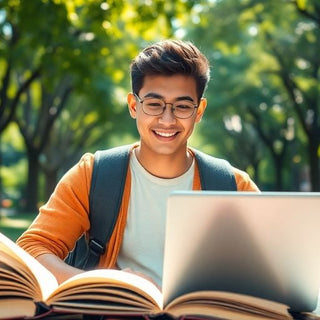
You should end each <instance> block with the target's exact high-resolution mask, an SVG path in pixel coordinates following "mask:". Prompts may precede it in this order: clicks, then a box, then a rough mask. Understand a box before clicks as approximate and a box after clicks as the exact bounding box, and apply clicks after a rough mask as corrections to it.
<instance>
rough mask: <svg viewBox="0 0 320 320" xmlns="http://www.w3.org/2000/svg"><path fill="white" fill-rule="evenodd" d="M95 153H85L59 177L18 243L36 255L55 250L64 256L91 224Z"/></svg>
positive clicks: (54, 252) (57, 254)
mask: <svg viewBox="0 0 320 320" xmlns="http://www.w3.org/2000/svg"><path fill="white" fill-rule="evenodd" d="M93 162H94V155H93V154H91V153H86V154H84V155H83V156H82V158H81V159H80V161H79V162H78V163H77V164H76V165H75V166H73V167H72V168H71V169H70V170H69V171H68V172H67V173H66V174H65V175H64V176H63V177H62V178H61V180H60V181H59V183H58V184H57V186H56V188H55V190H54V192H53V193H52V195H51V197H50V199H49V200H48V202H47V203H46V204H45V205H44V206H42V207H41V208H40V209H39V214H38V216H37V217H36V219H35V220H34V221H33V223H32V224H31V225H30V227H29V228H28V229H27V230H26V231H25V232H24V233H23V234H22V235H21V236H20V238H19V239H18V240H17V244H18V245H19V246H21V247H22V248H23V249H25V250H26V251H27V252H29V253H30V254H31V255H32V256H34V257H37V256H39V255H41V254H44V253H53V254H55V255H56V256H58V257H60V258H61V259H64V258H65V257H66V256H67V254H68V252H69V251H70V250H72V249H73V247H74V245H75V243H76V241H77V239H78V238H79V237H80V236H81V235H82V234H83V232H87V231H88V229H89V227H90V222H89V218H88V213H89V199H88V194H89V190H90V183H91V175H92V168H93Z"/></svg>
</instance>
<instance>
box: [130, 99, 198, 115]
mask: <svg viewBox="0 0 320 320" xmlns="http://www.w3.org/2000/svg"><path fill="white" fill-rule="evenodd" d="M133 95H134V96H135V97H136V99H137V101H138V102H139V103H140V104H141V107H142V111H143V113H145V114H146V115H148V116H152V117H158V116H161V115H162V114H164V112H165V110H166V108H167V105H168V104H170V105H171V112H172V114H173V115H174V116H175V118H178V119H190V118H191V117H192V116H193V115H194V112H195V110H196V109H198V108H199V105H198V104H194V105H193V107H194V109H193V111H192V114H191V115H190V116H188V117H186V118H184V117H178V116H176V115H175V113H174V111H175V108H174V107H173V104H174V103H171V102H165V101H164V99H163V98H157V99H159V100H162V101H163V103H164V107H163V108H162V112H161V113H159V114H149V113H147V112H146V111H145V110H144V108H143V102H144V101H145V100H146V99H148V98H149V97H147V98H145V99H141V98H140V97H139V96H138V95H137V94H136V93H133ZM150 98H152V97H150ZM190 102H191V101H190Z"/></svg>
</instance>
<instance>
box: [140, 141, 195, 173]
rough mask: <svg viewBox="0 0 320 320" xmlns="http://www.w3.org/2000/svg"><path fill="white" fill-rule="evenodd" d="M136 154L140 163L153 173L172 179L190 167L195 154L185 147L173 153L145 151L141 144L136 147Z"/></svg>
mask: <svg viewBox="0 0 320 320" xmlns="http://www.w3.org/2000/svg"><path fill="white" fill-rule="evenodd" d="M134 152H135V155H136V157H137V159H138V161H139V162H140V164H141V165H142V166H143V167H144V168H145V169H146V170H147V171H148V172H149V173H151V174H152V175H154V176H156V177H159V178H164V179H172V178H176V177H179V176H181V175H182V174H184V173H185V172H186V171H188V169H189V168H190V166H191V164H192V161H193V156H192V155H191V154H190V153H189V152H188V150H187V149H185V150H184V151H183V152H179V153H176V154H172V155H165V154H164V155H161V154H155V155H150V154H149V152H148V153H145V152H144V150H143V149H141V146H138V147H137V148H135V149H134Z"/></svg>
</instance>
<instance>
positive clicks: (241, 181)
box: [189, 148, 259, 191]
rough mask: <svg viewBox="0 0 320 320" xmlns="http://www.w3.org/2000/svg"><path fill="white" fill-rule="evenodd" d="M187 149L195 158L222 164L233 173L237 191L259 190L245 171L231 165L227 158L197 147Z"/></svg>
mask: <svg viewBox="0 0 320 320" xmlns="http://www.w3.org/2000/svg"><path fill="white" fill-rule="evenodd" d="M189 151H190V152H191V153H192V154H193V155H194V156H195V157H196V159H197V160H199V159H204V161H205V162H208V163H211V164H212V163H213V164H214V165H218V166H219V168H221V166H222V167H223V168H225V169H226V170H227V172H229V171H230V174H231V173H233V175H234V178H235V180H236V185H237V191H259V188H258V187H257V185H256V184H255V183H254V182H253V180H252V179H251V178H250V176H249V175H248V173H247V172H245V171H243V170H240V169H238V168H236V167H233V166H232V165H231V164H230V163H229V162H228V161H227V160H225V159H221V158H216V157H213V156H211V155H208V154H206V153H203V152H202V151H199V150H197V149H192V148H190V149H189Z"/></svg>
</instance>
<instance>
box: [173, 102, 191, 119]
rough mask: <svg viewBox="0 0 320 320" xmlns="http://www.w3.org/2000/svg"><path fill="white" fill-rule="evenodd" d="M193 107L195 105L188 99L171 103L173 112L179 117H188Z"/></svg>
mask: <svg viewBox="0 0 320 320" xmlns="http://www.w3.org/2000/svg"><path fill="white" fill-rule="evenodd" d="M194 109H195V105H194V104H193V103H192V102H190V101H178V102H176V103H174V104H173V114H174V115H175V116H176V117H177V118H181V119H186V118H190V117H191V116H192V115H193V112H194Z"/></svg>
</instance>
